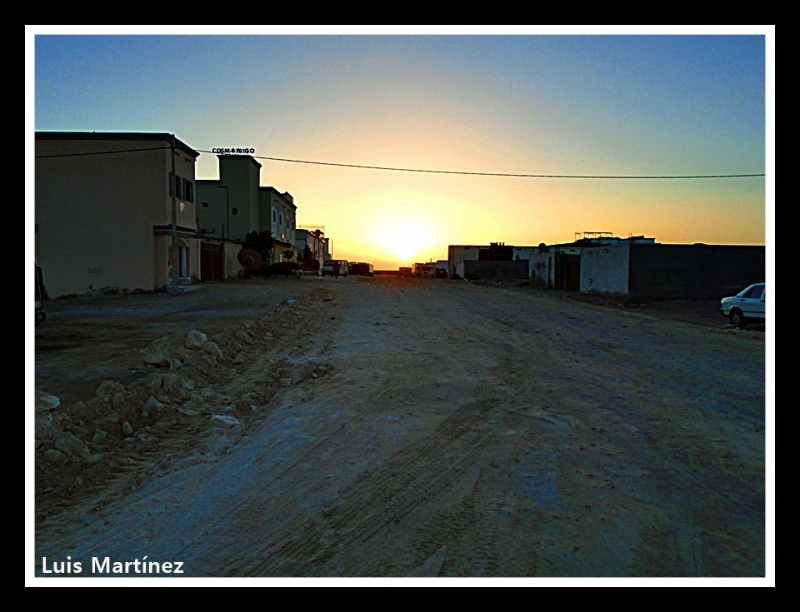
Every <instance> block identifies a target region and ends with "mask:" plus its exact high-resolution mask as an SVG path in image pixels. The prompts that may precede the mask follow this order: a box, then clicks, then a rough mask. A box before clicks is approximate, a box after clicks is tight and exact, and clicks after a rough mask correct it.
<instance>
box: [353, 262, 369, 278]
mask: <svg viewBox="0 0 800 612" xmlns="http://www.w3.org/2000/svg"><path fill="white" fill-rule="evenodd" d="M348 274H352V275H353V276H374V275H375V268H374V266H373V265H372V264H371V263H365V262H363V261H355V262H353V263H351V264H350V269H349V271H348Z"/></svg>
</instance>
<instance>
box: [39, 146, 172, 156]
mask: <svg viewBox="0 0 800 612" xmlns="http://www.w3.org/2000/svg"><path fill="white" fill-rule="evenodd" d="M171 148H172V147H150V148H148V149H122V150H120V151H91V152H89V153H62V154H57V155H37V156H36V159H49V158H51V157H83V156H85V155H111V154H113V153H135V152H137V151H166V150H168V149H171Z"/></svg>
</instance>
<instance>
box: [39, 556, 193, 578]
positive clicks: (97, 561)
mask: <svg viewBox="0 0 800 612" xmlns="http://www.w3.org/2000/svg"><path fill="white" fill-rule="evenodd" d="M88 567H89V569H90V570H91V573H92V574H108V575H126V574H127V575H132V574H150V575H152V574H183V561H148V560H147V556H144V557H142V558H141V559H134V560H133V561H112V560H111V557H92V561H91V563H89V564H88ZM83 570H84V563H83V562H81V561H73V560H72V557H67V560H66V561H48V560H47V557H42V574H47V575H50V574H59V575H66V574H82V573H83Z"/></svg>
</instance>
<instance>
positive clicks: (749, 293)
mask: <svg viewBox="0 0 800 612" xmlns="http://www.w3.org/2000/svg"><path fill="white" fill-rule="evenodd" d="M766 298H767V289H766V284H765V283H755V284H753V285H750V286H749V287H747V288H745V289H742V290H741V291H740V292H739V293H737V294H736V295H734V296H732V297H726V298H722V300H721V301H720V303H719V311H720V312H721V313H722V314H723V315H725V316H726V317H728V319H730V322H731V325H733V326H734V327H738V328H739V329H744V328H745V327H747V324H748V323H750V322H755V321H759V322H763V321H764V320H765V319H766V311H765V308H764V307H765V305H766Z"/></svg>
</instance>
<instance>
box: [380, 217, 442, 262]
mask: <svg viewBox="0 0 800 612" xmlns="http://www.w3.org/2000/svg"><path fill="white" fill-rule="evenodd" d="M380 244H381V246H382V247H383V248H384V249H385V250H386V251H387V252H389V253H391V254H393V255H395V256H397V257H398V258H399V259H400V260H401V261H403V262H408V261H410V260H411V259H412V257H414V255H416V254H417V253H419V252H421V251H424V250H425V249H426V248H427V247H428V246H429V244H430V232H429V230H428V229H427V227H426V226H425V225H424V223H421V222H420V223H416V222H413V221H399V222H395V223H392V224H391V227H388V228H386V229H385V230H384V231H383V233H382V235H381V240H380Z"/></svg>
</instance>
